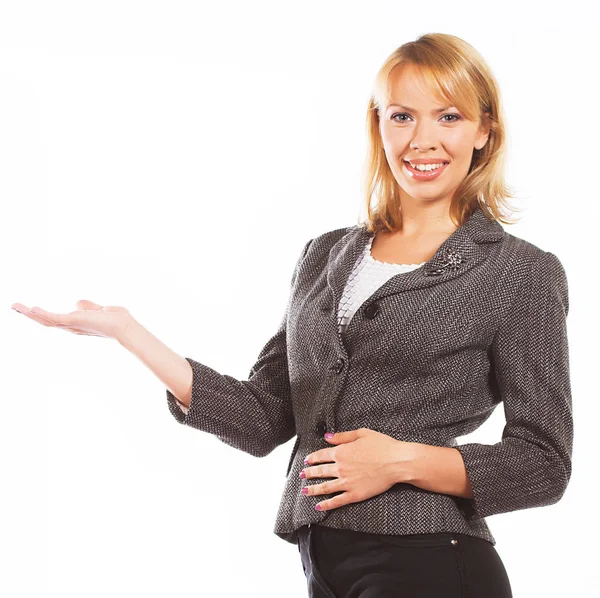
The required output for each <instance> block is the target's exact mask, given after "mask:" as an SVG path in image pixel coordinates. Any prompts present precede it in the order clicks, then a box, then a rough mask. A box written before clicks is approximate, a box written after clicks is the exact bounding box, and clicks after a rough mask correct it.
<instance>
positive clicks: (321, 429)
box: [315, 420, 327, 438]
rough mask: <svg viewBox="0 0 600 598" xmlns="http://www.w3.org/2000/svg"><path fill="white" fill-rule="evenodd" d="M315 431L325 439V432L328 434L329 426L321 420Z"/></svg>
mask: <svg viewBox="0 0 600 598" xmlns="http://www.w3.org/2000/svg"><path fill="white" fill-rule="evenodd" d="M315 430H316V432H317V435H318V436H320V437H321V438H323V436H325V432H327V426H326V425H325V422H324V421H323V420H321V421H320V422H319V423H317V425H316V426H315Z"/></svg>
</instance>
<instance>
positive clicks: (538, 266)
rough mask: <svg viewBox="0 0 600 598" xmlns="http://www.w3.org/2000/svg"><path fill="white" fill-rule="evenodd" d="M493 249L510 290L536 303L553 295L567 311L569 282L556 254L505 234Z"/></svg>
mask: <svg viewBox="0 0 600 598" xmlns="http://www.w3.org/2000/svg"><path fill="white" fill-rule="evenodd" d="M499 245H500V247H499V248H498V250H497V252H496V258H495V259H496V263H497V265H498V271H500V272H502V274H503V276H502V278H504V279H505V282H507V283H508V282H511V283H512V284H508V285H507V286H508V287H512V292H513V293H514V294H515V295H517V294H518V295H520V296H521V297H524V296H525V297H529V299H530V301H532V302H535V300H536V298H537V299H540V300H542V299H543V298H544V297H546V298H548V297H550V296H554V297H555V298H557V299H559V300H560V302H561V303H562V304H563V306H564V309H565V312H568V309H569V308H568V301H569V300H568V283H567V275H566V271H565V267H564V266H563V263H562V261H561V260H560V258H559V257H558V256H557V255H556V253H554V252H552V251H549V250H548V249H544V248H542V247H540V246H539V245H536V244H535V243H532V242H530V241H527V240H525V239H522V238H520V237H517V236H516V235H513V234H510V233H507V232H506V233H505V235H504V238H503V242H502V243H501V244H499Z"/></svg>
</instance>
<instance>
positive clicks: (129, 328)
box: [115, 316, 143, 349]
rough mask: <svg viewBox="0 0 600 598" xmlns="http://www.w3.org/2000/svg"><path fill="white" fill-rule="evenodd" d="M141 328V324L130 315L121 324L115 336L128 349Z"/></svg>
mask: <svg viewBox="0 0 600 598" xmlns="http://www.w3.org/2000/svg"><path fill="white" fill-rule="evenodd" d="M142 328H143V326H142V325H141V324H140V323H139V322H138V321H137V320H136V319H135V318H134V317H133V316H131V317H130V318H129V319H128V320H127V321H126V323H125V324H124V325H123V327H122V328H121V330H120V331H119V332H118V334H117V335H116V337H115V338H116V340H117V342H118V343H119V344H120V345H121V346H122V347H125V348H126V349H129V348H130V347H131V346H132V343H133V342H134V339H135V337H136V336H139V334H140V330H141V329H142Z"/></svg>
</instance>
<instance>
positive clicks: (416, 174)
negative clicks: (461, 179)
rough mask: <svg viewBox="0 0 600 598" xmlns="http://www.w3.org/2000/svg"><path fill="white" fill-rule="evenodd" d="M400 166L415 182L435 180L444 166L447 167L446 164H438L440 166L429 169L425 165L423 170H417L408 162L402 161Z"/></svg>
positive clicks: (428, 166) (429, 167)
mask: <svg viewBox="0 0 600 598" xmlns="http://www.w3.org/2000/svg"><path fill="white" fill-rule="evenodd" d="M402 164H403V166H404V168H405V169H406V171H407V172H408V174H409V175H410V176H411V177H412V178H413V179H414V180H416V181H430V180H433V179H436V178H437V177H438V176H440V175H441V174H442V173H443V172H444V170H445V169H446V166H448V164H449V163H448V162H438V163H437V164H441V166H439V167H438V168H431V166H430V165H427V167H426V169H425V170H419V169H418V168H414V167H413V166H412V164H411V163H410V162H407V161H406V160H402Z"/></svg>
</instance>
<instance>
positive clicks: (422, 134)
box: [410, 121, 437, 152]
mask: <svg viewBox="0 0 600 598" xmlns="http://www.w3.org/2000/svg"><path fill="white" fill-rule="evenodd" d="M434 135H435V133H434V132H433V128H432V127H430V126H428V125H427V123H426V122H425V121H421V122H420V123H419V124H417V126H416V127H415V128H414V134H413V137H412V141H411V143H410V147H411V149H418V150H420V151H422V152H426V151H427V150H429V149H436V148H437V141H436V140H435V137H434Z"/></svg>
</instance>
